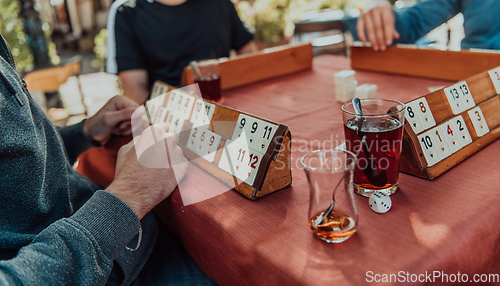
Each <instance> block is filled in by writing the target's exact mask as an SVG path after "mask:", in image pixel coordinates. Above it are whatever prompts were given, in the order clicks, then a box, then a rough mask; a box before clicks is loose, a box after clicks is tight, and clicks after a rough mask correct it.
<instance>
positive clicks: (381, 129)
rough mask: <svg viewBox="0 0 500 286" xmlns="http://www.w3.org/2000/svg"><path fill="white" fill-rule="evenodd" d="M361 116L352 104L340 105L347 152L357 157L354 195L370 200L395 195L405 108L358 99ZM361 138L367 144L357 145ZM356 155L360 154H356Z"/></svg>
mask: <svg viewBox="0 0 500 286" xmlns="http://www.w3.org/2000/svg"><path fill="white" fill-rule="evenodd" d="M361 107H362V111H363V116H359V115H357V114H356V112H355V110H354V107H353V104H352V102H347V103H345V104H344V105H343V106H342V118H343V122H344V135H345V143H346V149H347V150H348V151H351V152H353V153H355V154H357V164H356V168H355V169H354V185H355V187H356V188H355V192H356V193H358V194H360V195H363V196H366V197H369V196H370V195H371V194H372V193H373V192H375V191H378V192H382V193H384V194H386V195H391V194H393V193H395V192H396V190H397V188H398V183H399V161H400V158H401V147H402V140H403V125H404V110H405V105H404V104H403V103H402V102H400V101H397V100H389V99H376V98H371V99H361ZM363 136H365V137H366V139H365V140H366V142H365V143H364V144H360V143H361V141H362V138H363ZM358 152H359V153H358Z"/></svg>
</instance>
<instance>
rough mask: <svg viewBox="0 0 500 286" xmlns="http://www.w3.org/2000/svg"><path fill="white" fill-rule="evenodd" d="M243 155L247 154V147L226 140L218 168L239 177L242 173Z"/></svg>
mask: <svg viewBox="0 0 500 286" xmlns="http://www.w3.org/2000/svg"><path fill="white" fill-rule="evenodd" d="M245 156H248V147H246V146H243V145H241V144H238V143H236V142H232V141H230V140H226V146H225V148H224V151H223V154H222V157H221V161H220V162H219V168H221V169H223V170H224V171H226V172H228V173H229V174H231V175H233V176H235V177H236V178H238V179H241V177H242V175H243V174H244V169H243V166H244V165H243V164H244V163H243V162H244V160H245ZM221 164H222V165H221Z"/></svg>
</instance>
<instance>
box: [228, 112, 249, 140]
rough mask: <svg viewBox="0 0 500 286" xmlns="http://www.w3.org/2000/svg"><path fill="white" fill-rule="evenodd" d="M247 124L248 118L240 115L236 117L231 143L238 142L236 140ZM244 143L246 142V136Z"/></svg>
mask: <svg viewBox="0 0 500 286" xmlns="http://www.w3.org/2000/svg"><path fill="white" fill-rule="evenodd" d="M247 122H248V116H246V115H244V114H241V113H240V116H238V121H236V126H235V127H234V131H233V136H232V137H231V141H235V140H238V138H240V137H241V135H242V134H243V130H244V128H245V126H246V125H247ZM244 141H246V136H245V140H244Z"/></svg>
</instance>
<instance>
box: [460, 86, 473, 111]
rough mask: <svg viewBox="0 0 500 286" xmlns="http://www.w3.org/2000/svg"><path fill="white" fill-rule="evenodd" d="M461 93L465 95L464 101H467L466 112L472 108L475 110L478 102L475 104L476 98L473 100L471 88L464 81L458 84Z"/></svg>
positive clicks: (465, 104)
mask: <svg viewBox="0 0 500 286" xmlns="http://www.w3.org/2000/svg"><path fill="white" fill-rule="evenodd" d="M456 85H458V87H459V89H460V92H461V93H462V94H463V97H464V98H463V100H464V101H465V103H464V108H465V109H464V111H465V110H467V109H470V108H473V107H474V106H476V102H474V98H472V93H471V92H470V89H469V86H468V85H467V82H465V81H462V82H459V83H457V84H456Z"/></svg>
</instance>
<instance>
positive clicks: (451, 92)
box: [444, 81, 476, 114]
mask: <svg viewBox="0 0 500 286" xmlns="http://www.w3.org/2000/svg"><path fill="white" fill-rule="evenodd" d="M444 93H445V94H446V98H447V99H448V103H449V104H450V107H451V110H452V111H453V114H459V113H462V112H464V111H465V110H467V109H469V108H472V107H474V106H476V103H475V102H474V99H473V98H472V94H471V93H470V90H469V87H468V85H467V83H466V82H465V81H462V82H459V83H457V84H454V85H452V86H450V87H447V88H445V89H444Z"/></svg>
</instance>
